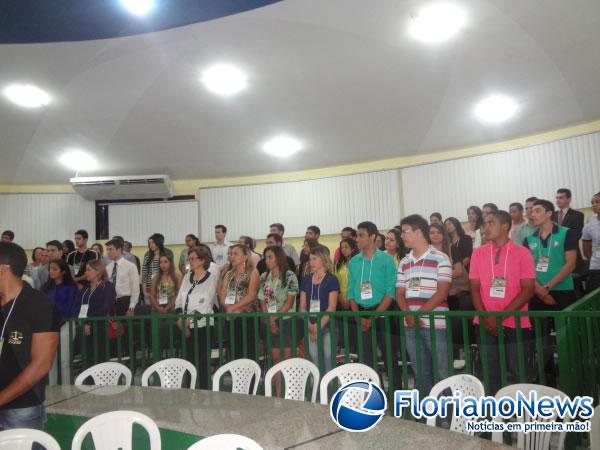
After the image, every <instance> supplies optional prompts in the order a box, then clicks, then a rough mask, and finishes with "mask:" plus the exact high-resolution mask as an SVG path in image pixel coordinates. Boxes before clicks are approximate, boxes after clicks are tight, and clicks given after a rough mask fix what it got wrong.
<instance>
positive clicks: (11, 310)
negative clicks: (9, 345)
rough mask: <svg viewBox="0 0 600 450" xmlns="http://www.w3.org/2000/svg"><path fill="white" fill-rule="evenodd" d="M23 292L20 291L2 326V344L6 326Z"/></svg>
mask: <svg viewBox="0 0 600 450" xmlns="http://www.w3.org/2000/svg"><path fill="white" fill-rule="evenodd" d="M21 291H22V289H21ZM21 291H19V293H18V294H17V295H16V296H15V299H14V300H13V303H12V305H10V310H9V311H8V314H7V315H6V319H5V320H4V325H2V333H0V341H2V342H4V332H5V331H6V325H7V324H8V319H10V316H11V315H12V312H13V309H14V307H15V304H16V303H17V299H18V298H19V295H21ZM1 352H2V346H0V353H1Z"/></svg>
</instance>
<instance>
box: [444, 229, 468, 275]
mask: <svg viewBox="0 0 600 450" xmlns="http://www.w3.org/2000/svg"><path fill="white" fill-rule="evenodd" d="M444 226H445V227H446V231H447V232H448V234H449V235H450V242H451V244H452V245H451V246H450V252H451V253H452V255H451V256H452V264H455V263H457V262H459V261H460V262H461V263H462V264H463V266H464V267H465V269H466V270H469V262H470V261H471V254H472V253H473V240H472V239H471V238H470V237H469V236H467V234H466V233H465V230H463V227H462V225H461V224H460V222H459V221H458V219H457V218H456V217H448V218H447V219H446V220H445V221H444Z"/></svg>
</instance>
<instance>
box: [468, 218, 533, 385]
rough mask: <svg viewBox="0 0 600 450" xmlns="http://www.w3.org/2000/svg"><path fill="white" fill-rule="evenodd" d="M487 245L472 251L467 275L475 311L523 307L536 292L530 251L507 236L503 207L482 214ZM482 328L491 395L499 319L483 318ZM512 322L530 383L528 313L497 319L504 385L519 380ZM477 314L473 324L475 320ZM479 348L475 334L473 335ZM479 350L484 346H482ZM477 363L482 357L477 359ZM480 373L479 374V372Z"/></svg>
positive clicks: (496, 377)
mask: <svg viewBox="0 0 600 450" xmlns="http://www.w3.org/2000/svg"><path fill="white" fill-rule="evenodd" d="M485 220H486V227H485V235H486V244H485V245H482V246H481V247H478V248H476V249H475V250H473V254H472V256H471V265H470V272H469V279H470V280H471V298H472V299H473V306H474V307H475V309H476V310H477V311H489V312H496V311H499V312H500V311H527V310H528V302H529V300H530V299H531V297H532V296H533V293H534V290H535V269H534V265H533V257H532V256H531V252H529V250H527V249H526V248H525V247H523V246H522V245H517V244H515V243H514V242H513V241H511V240H510V239H509V230H510V226H511V222H512V218H511V215H509V213H507V212H506V211H497V212H491V213H489V214H488V215H487V216H486V218H485ZM483 320H484V324H485V332H486V344H485V350H486V351H487V363H488V376H489V384H488V386H489V392H488V394H489V395H495V394H496V392H497V391H498V390H499V389H500V388H501V387H502V386H501V376H500V375H501V374H500V352H499V340H498V322H497V321H496V318H495V317H492V316H486V317H484V318H483ZM516 320H520V324H521V331H522V336H523V345H524V347H523V353H524V355H525V370H526V373H525V376H524V379H525V380H527V381H525V382H530V381H531V380H530V376H531V372H532V368H533V354H534V348H533V345H532V343H533V332H532V328H531V327H532V324H531V321H530V320H529V317H526V316H523V317H521V318H520V319H516V318H515V317H506V318H504V319H502V326H503V334H504V350H505V361H506V371H507V374H506V375H507V381H508V383H510V384H512V383H518V382H519V381H520V377H519V363H518V352H517V333H516ZM479 321H480V317H475V318H474V319H473V323H474V324H475V325H477V324H479ZM475 335H476V338H477V341H478V345H479V346H480V348H481V346H482V345H483V343H482V342H481V338H480V335H479V333H475ZM482 351H483V350H482ZM480 362H481V358H480ZM480 373H483V372H480Z"/></svg>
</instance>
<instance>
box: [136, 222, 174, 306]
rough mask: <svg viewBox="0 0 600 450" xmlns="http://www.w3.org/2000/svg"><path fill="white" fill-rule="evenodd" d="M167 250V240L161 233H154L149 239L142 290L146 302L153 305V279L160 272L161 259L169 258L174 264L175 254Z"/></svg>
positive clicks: (143, 265)
mask: <svg viewBox="0 0 600 450" xmlns="http://www.w3.org/2000/svg"><path fill="white" fill-rule="evenodd" d="M167 250H168V249H166V248H165V238H164V236H163V235H162V234H160V233H154V234H153V235H152V236H150V237H149V238H148V251H147V252H146V254H145V255H144V262H143V264H142V288H143V293H144V301H145V302H146V303H148V304H149V303H151V299H150V289H151V288H152V279H153V278H154V277H155V276H156V275H157V274H158V273H159V272H160V257H161V256H167V257H168V258H169V259H170V260H171V263H172V262H173V252H171V250H168V251H167Z"/></svg>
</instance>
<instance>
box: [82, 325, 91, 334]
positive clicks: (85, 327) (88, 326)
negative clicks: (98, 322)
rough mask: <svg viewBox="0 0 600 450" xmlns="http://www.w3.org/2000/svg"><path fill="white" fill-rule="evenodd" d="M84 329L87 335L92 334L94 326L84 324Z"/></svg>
mask: <svg viewBox="0 0 600 450" xmlns="http://www.w3.org/2000/svg"><path fill="white" fill-rule="evenodd" d="M83 330H84V333H85V335H86V336H90V335H91V334H92V326H91V325H90V324H89V323H87V324H85V325H84V327H83Z"/></svg>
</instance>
